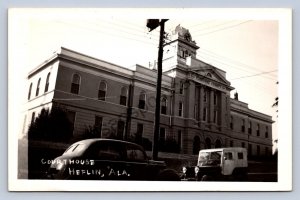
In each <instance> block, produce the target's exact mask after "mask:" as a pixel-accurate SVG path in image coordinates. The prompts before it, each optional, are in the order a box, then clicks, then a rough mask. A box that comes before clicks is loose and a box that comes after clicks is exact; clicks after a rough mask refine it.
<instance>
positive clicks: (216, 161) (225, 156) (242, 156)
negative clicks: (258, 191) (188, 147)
mask: <svg viewBox="0 0 300 200" xmlns="http://www.w3.org/2000/svg"><path fill="white" fill-rule="evenodd" d="M247 172H248V160H247V150H246V149H245V148H241V147H231V148H218V149H203V150H200V151H199V156H198V162H197V166H193V167H189V166H183V168H182V175H181V180H188V181H192V180H194V181H226V180H229V181H246V180H247Z"/></svg>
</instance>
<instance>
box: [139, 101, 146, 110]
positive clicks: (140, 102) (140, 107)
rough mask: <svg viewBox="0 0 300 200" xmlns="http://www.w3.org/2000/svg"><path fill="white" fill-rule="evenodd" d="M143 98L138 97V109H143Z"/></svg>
mask: <svg viewBox="0 0 300 200" xmlns="http://www.w3.org/2000/svg"><path fill="white" fill-rule="evenodd" d="M145 104H146V103H145V100H142V99H140V100H139V109H145Z"/></svg>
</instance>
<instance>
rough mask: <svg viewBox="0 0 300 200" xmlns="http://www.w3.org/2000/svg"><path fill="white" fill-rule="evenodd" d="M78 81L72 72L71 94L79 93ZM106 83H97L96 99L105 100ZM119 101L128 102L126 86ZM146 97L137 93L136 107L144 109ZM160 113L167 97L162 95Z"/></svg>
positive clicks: (181, 107) (180, 104) (162, 111)
mask: <svg viewBox="0 0 300 200" xmlns="http://www.w3.org/2000/svg"><path fill="white" fill-rule="evenodd" d="M80 83H81V77H80V76H79V75H78V74H74V75H73V78H72V84H71V93H72V94H79V90H80ZM106 94H107V83H106V82H105V81H101V82H100V84H99V89H98V100H101V101H106V99H107V96H106ZM119 98H120V99H119V103H120V105H124V106H127V104H128V88H127V87H125V86H124V87H122V88H121V92H120V97H119ZM146 98H147V95H146V93H145V92H143V91H142V92H141V93H140V95H139V103H138V108H139V109H146ZM160 110H161V114H167V98H166V97H162V98H161V109H160ZM178 116H183V103H182V102H179V109H178Z"/></svg>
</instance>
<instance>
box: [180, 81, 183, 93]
mask: <svg viewBox="0 0 300 200" xmlns="http://www.w3.org/2000/svg"><path fill="white" fill-rule="evenodd" d="M179 94H183V82H180V88H179Z"/></svg>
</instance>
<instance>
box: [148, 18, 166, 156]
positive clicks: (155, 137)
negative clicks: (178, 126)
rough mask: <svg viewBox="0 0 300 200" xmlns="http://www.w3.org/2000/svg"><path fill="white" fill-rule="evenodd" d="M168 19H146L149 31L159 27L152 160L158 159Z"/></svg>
mask: <svg viewBox="0 0 300 200" xmlns="http://www.w3.org/2000/svg"><path fill="white" fill-rule="evenodd" d="M166 21H168V19H161V20H159V19H148V20H147V27H148V28H149V29H150V31H152V30H154V29H155V28H157V27H158V26H160V35H159V47H158V59H157V84H156V105H155V120H154V132H153V145H152V158H153V160H157V158H158V138H159V125H160V97H161V77H162V59H163V42H164V32H165V22H166Z"/></svg>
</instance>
